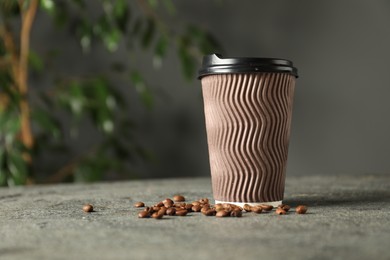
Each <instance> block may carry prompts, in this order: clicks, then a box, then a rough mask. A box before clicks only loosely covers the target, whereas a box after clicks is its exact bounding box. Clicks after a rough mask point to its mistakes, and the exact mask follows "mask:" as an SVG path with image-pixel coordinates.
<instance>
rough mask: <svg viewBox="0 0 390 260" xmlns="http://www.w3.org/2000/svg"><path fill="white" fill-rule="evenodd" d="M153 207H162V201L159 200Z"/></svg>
mask: <svg viewBox="0 0 390 260" xmlns="http://www.w3.org/2000/svg"><path fill="white" fill-rule="evenodd" d="M154 206H155V207H162V206H164V203H163V202H162V201H160V202H159V203H157V204H156V205H154Z"/></svg>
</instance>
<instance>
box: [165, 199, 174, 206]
mask: <svg viewBox="0 0 390 260" xmlns="http://www.w3.org/2000/svg"><path fill="white" fill-rule="evenodd" d="M163 204H164V206H165V207H167V208H170V207H172V206H173V204H174V202H173V200H171V199H165V200H163Z"/></svg>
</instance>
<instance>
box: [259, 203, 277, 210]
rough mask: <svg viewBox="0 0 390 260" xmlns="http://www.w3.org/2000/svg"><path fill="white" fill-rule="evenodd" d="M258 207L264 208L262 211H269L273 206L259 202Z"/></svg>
mask: <svg viewBox="0 0 390 260" xmlns="http://www.w3.org/2000/svg"><path fill="white" fill-rule="evenodd" d="M260 207H261V208H262V209H263V210H264V211H271V210H272V209H273V208H274V207H273V206H272V205H268V204H261V205H260Z"/></svg>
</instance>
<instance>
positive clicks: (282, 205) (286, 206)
mask: <svg viewBox="0 0 390 260" xmlns="http://www.w3.org/2000/svg"><path fill="white" fill-rule="evenodd" d="M278 208H281V209H284V210H285V211H286V212H287V211H289V210H290V208H291V207H290V206H289V205H286V204H281V205H279V206H278Z"/></svg>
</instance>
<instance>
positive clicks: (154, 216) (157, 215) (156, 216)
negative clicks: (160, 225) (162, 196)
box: [152, 212, 164, 219]
mask: <svg viewBox="0 0 390 260" xmlns="http://www.w3.org/2000/svg"><path fill="white" fill-rule="evenodd" d="M163 216H164V214H161V213H160V212H154V213H153V214H152V218H155V219H161V218H162V217H163Z"/></svg>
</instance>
